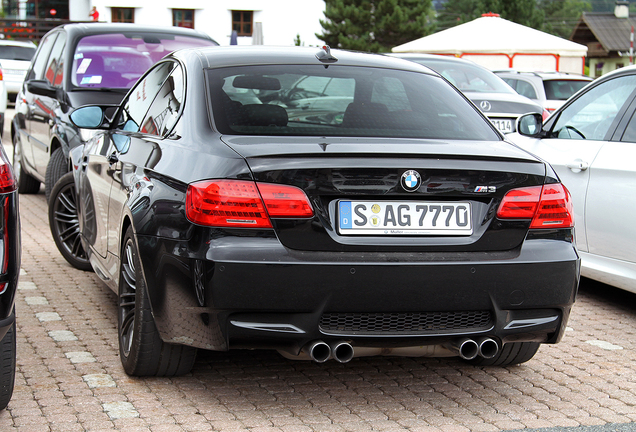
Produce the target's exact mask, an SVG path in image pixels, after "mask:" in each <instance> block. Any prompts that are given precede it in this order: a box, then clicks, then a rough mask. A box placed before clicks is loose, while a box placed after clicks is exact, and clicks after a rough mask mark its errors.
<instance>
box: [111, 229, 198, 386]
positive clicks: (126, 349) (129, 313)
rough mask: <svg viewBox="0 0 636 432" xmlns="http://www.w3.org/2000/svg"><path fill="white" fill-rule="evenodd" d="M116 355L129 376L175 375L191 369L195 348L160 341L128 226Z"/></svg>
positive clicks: (137, 254) (123, 260)
mask: <svg viewBox="0 0 636 432" xmlns="http://www.w3.org/2000/svg"><path fill="white" fill-rule="evenodd" d="M118 297H119V305H118V308H119V311H118V320H117V321H118V330H119V354H120V359H121V363H122V365H123V367H124V370H125V371H126V373H127V374H128V375H132V376H175V375H183V374H186V373H188V372H190V370H191V369H192V366H193V365H194V361H195V360H196V352H197V350H196V348H192V347H189V346H185V345H174V344H169V343H165V342H163V340H162V339H161V336H160V335H159V331H158V330H157V326H156V325H155V321H154V318H153V316H152V312H151V310H150V299H149V298H148V292H147V290H146V285H145V281H144V278H143V275H142V273H141V261H140V259H139V253H138V250H137V245H136V243H135V238H134V234H133V230H132V228H131V227H128V229H127V230H126V234H125V235H124V240H123V247H122V251H121V267H120V277H119V296H118Z"/></svg>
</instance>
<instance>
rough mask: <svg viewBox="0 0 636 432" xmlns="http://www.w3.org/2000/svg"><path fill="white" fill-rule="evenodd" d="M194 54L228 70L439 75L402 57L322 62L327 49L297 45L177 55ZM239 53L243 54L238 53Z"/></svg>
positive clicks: (340, 54)
mask: <svg viewBox="0 0 636 432" xmlns="http://www.w3.org/2000/svg"><path fill="white" fill-rule="evenodd" d="M187 52H190V55H193V53H194V52H196V53H197V54H198V55H199V56H200V57H203V58H204V59H206V60H205V61H207V65H204V67H227V66H251V65H277V64H280V65H283V64H301V65H305V64H306V65H324V66H325V67H328V66H329V65H344V66H364V67H380V68H389V69H400V70H408V71H414V72H424V73H428V74H430V75H438V74H437V73H436V72H434V71H432V70H431V69H429V68H427V67H425V66H422V65H420V64H417V63H413V62H410V61H407V60H402V59H399V58H394V57H389V56H385V55H381V54H371V53H361V52H356V51H345V50H337V49H333V50H330V53H331V55H332V56H334V57H335V58H336V59H337V60H336V61H334V62H321V61H320V60H318V58H317V54H319V53H324V52H325V50H324V49H322V48H318V47H297V46H286V47H276V46H264V45H247V46H237V45H233V46H220V47H206V48H190V49H184V50H180V51H177V52H176V53H175V55H176V56H185V55H188V54H187ZM237 53H240V54H237Z"/></svg>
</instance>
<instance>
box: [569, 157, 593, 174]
mask: <svg viewBox="0 0 636 432" xmlns="http://www.w3.org/2000/svg"><path fill="white" fill-rule="evenodd" d="M565 166H566V167H568V168H570V169H571V170H572V172H573V173H580V172H581V171H585V170H586V169H588V168H589V167H590V164H588V163H587V162H585V161H583V160H581V159H575V160H573V161H572V162H570V163H568V164H565Z"/></svg>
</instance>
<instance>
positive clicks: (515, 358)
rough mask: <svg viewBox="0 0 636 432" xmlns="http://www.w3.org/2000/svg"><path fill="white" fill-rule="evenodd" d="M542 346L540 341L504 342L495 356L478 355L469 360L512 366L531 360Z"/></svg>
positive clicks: (489, 364) (480, 363)
mask: <svg viewBox="0 0 636 432" xmlns="http://www.w3.org/2000/svg"><path fill="white" fill-rule="evenodd" d="M539 346H541V344H540V343H538V342H511V343H507V344H504V346H503V348H501V349H500V350H499V352H498V353H497V355H496V356H494V357H493V358H489V359H486V358H483V357H477V358H474V359H472V360H468V362H469V363H471V364H473V365H475V366H510V365H516V364H520V363H525V362H527V361H528V360H530V359H531V358H532V357H534V355H535V354H536V353H537V351H538V350H539Z"/></svg>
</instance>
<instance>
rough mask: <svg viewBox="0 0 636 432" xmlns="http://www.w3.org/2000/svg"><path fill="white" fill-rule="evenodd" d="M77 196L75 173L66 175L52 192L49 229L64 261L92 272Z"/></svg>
mask: <svg viewBox="0 0 636 432" xmlns="http://www.w3.org/2000/svg"><path fill="white" fill-rule="evenodd" d="M77 205H78V200H77V195H76V193H75V181H74V179H73V173H72V172H69V173H67V174H64V175H63V176H62V178H61V179H60V180H59V181H58V182H57V183H56V184H55V186H53V189H52V190H51V200H50V201H49V227H50V228H51V235H52V236H53V240H54V241H55V245H56V246H57V249H58V250H59V251H60V253H61V254H62V256H63V257H64V259H65V260H66V261H67V262H68V263H69V264H70V265H72V266H73V267H75V268H76V269H79V270H91V269H92V267H91V264H90V262H89V261H88V256H87V255H86V251H85V250H84V246H83V245H82V240H81V238H80V232H79V217H78V215H77Z"/></svg>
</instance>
